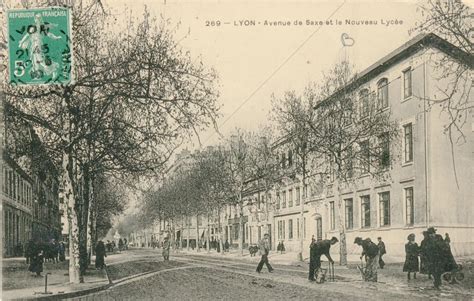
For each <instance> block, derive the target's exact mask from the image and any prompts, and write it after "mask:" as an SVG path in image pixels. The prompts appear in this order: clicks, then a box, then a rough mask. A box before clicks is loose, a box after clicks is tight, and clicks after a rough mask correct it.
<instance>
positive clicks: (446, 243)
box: [257, 227, 460, 289]
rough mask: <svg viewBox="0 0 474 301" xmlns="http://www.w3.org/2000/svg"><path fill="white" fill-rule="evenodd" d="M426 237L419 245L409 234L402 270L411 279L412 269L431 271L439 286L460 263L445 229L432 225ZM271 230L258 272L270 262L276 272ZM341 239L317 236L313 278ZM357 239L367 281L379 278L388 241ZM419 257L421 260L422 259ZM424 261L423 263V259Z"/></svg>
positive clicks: (312, 259) (312, 249) (311, 264)
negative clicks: (271, 254) (271, 255)
mask: <svg viewBox="0 0 474 301" xmlns="http://www.w3.org/2000/svg"><path fill="white" fill-rule="evenodd" d="M423 236H424V238H423V240H422V241H421V244H420V246H418V244H417V243H416V242H415V234H410V235H409V236H408V242H407V243H406V245H405V253H406V260H405V263H404V265H403V272H407V273H408V274H407V278H408V280H411V273H413V278H414V279H416V273H417V272H421V273H424V274H428V276H429V278H430V279H431V275H432V276H433V278H434V287H435V288H436V289H439V287H440V285H441V276H442V274H443V273H446V272H453V271H458V270H459V269H460V267H459V266H458V265H457V264H456V261H455V260H454V256H453V254H452V252H451V248H450V241H451V239H450V238H449V235H448V234H447V233H446V235H445V238H444V239H443V237H442V236H441V235H440V234H436V229H435V228H433V227H430V228H428V229H427V230H426V231H423ZM269 238H270V237H269V234H265V235H264V238H263V239H262V240H261V241H260V242H259V251H260V255H261V259H260V262H259V263H258V266H257V272H258V273H260V272H261V271H262V268H263V266H264V265H266V266H267V269H268V271H269V272H273V270H274V269H273V267H272V266H271V265H270V263H269V261H268V255H269V252H270V240H269ZM337 242H339V240H338V239H337V238H336V237H332V238H331V239H325V240H320V241H316V240H315V239H314V236H313V238H312V241H311V245H310V262H309V275H308V279H309V280H310V281H316V279H315V276H316V274H317V271H319V269H320V268H321V256H322V255H325V256H326V257H327V259H328V260H329V262H330V263H331V264H333V263H334V260H333V259H332V258H331V255H330V248H331V246H332V245H334V244H336V243H337ZM354 243H355V244H357V245H359V246H361V247H362V254H361V256H360V259H361V260H362V259H363V258H365V262H366V264H365V267H363V266H362V265H361V266H358V268H359V270H360V271H361V273H362V275H363V278H364V280H365V281H372V282H377V269H378V268H379V267H380V268H381V269H383V268H384V266H385V262H384V261H383V259H382V257H383V256H384V255H385V254H386V253H387V249H386V247H385V243H384V242H383V241H382V238H381V237H379V238H378V243H377V244H375V243H374V242H372V240H371V239H370V238H366V239H362V237H356V238H355V240H354ZM419 258H420V260H419ZM420 261H421V263H420Z"/></svg>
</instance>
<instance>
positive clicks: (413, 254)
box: [403, 233, 420, 280]
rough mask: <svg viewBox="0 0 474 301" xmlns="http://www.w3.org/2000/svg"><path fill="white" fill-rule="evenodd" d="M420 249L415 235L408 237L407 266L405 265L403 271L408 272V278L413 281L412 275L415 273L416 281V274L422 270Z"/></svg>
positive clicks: (406, 246)
mask: <svg viewBox="0 0 474 301" xmlns="http://www.w3.org/2000/svg"><path fill="white" fill-rule="evenodd" d="M419 253H420V249H419V247H418V244H417V243H416V242H415V234H413V233H412V234H410V235H408V242H407V243H406V244H405V254H406V257H405V264H404V265H403V271H404V272H408V274H407V278H408V280H410V279H411V277H410V273H413V278H414V279H416V272H418V271H419V270H420V267H419V261H418V254H419Z"/></svg>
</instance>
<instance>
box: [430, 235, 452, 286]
mask: <svg viewBox="0 0 474 301" xmlns="http://www.w3.org/2000/svg"><path fill="white" fill-rule="evenodd" d="M427 232H428V235H429V239H428V241H427V245H426V253H427V261H428V266H429V271H430V274H431V275H433V278H434V281H433V284H434V288H435V289H439V288H440V286H441V275H442V274H443V273H444V272H445V271H446V265H447V262H448V258H447V256H446V255H447V253H448V252H446V246H447V243H446V242H445V241H444V240H443V237H442V236H441V235H439V234H436V229H435V228H434V227H430V228H428V230H427Z"/></svg>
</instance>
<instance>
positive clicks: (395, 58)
mask: <svg viewBox="0 0 474 301" xmlns="http://www.w3.org/2000/svg"><path fill="white" fill-rule="evenodd" d="M426 47H434V48H436V49H438V50H440V51H442V52H444V53H445V54H448V55H449V56H451V57H453V58H454V59H456V60H458V61H459V62H461V63H462V64H465V65H467V66H468V67H469V68H471V69H472V67H473V66H474V56H473V55H472V54H470V53H467V52H465V51H464V50H462V49H460V48H459V47H456V46H455V45H453V44H451V43H449V42H448V41H446V40H444V39H442V38H440V37H439V36H437V35H436V34H434V33H428V34H419V35H417V36H416V37H414V38H413V39H411V40H409V41H408V42H406V43H405V44H403V45H402V46H400V47H398V48H397V49H395V50H394V51H392V52H390V53H389V54H388V55H386V56H384V57H383V58H381V59H380V60H378V61H377V62H375V63H374V64H372V65H371V66H369V67H368V68H366V69H365V70H363V71H362V72H361V73H359V74H358V75H357V77H356V78H355V79H354V80H353V81H352V82H351V83H349V84H348V85H346V86H344V87H342V88H340V89H339V90H337V91H336V92H335V93H333V94H332V95H331V96H329V97H328V98H326V99H324V100H322V101H320V102H319V103H318V104H316V106H315V109H316V108H318V107H320V106H321V105H323V104H325V103H327V102H328V101H330V100H331V99H333V98H335V97H337V96H338V95H339V94H341V93H347V91H352V90H355V89H357V88H358V87H359V86H361V85H362V84H363V83H365V82H367V81H369V80H371V79H373V78H374V77H376V76H378V75H379V74H381V73H382V72H384V71H385V70H387V69H388V68H390V67H391V66H393V65H394V64H396V63H398V62H400V61H401V60H403V59H406V58H407V57H409V56H410V55H412V54H414V53H416V52H418V51H419V50H421V49H423V48H426Z"/></svg>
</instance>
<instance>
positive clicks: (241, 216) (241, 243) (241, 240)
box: [239, 190, 244, 256]
mask: <svg viewBox="0 0 474 301" xmlns="http://www.w3.org/2000/svg"><path fill="white" fill-rule="evenodd" d="M241 191H242V190H241ZM239 207H240V208H239V251H240V255H242V256H243V255H244V236H243V234H244V233H243V232H244V231H243V226H244V212H243V209H244V208H243V207H244V206H243V204H242V192H239Z"/></svg>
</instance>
